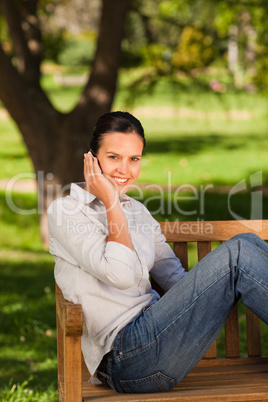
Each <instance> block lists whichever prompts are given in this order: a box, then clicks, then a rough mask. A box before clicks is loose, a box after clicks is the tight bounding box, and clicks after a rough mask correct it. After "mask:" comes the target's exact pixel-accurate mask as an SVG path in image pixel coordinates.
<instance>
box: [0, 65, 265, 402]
mask: <svg viewBox="0 0 268 402" xmlns="http://www.w3.org/2000/svg"><path fill="white" fill-rule="evenodd" d="M134 74H137V75H138V74H139V72H130V73H129V72H126V73H124V74H123V75H122V76H121V78H120V90H119V92H118V94H117V96H116V100H115V105H114V109H127V110H130V111H131V110H133V111H134V112H135V111H137V113H136V115H137V117H140V119H141V121H142V123H143V125H144V128H145V132H146V137H147V143H148V144H147V148H146V153H145V155H144V157H143V160H142V173H141V176H140V179H139V184H141V185H142V186H143V187H142V191H140V192H139V191H138V190H136V191H134V190H133V191H132V192H131V193H130V195H132V196H135V197H136V198H138V199H139V200H141V201H143V202H144V203H145V204H146V206H147V207H148V208H149V209H150V210H151V212H152V214H153V216H154V217H155V218H156V219H157V220H165V219H169V220H175V219H180V220H198V221H200V222H202V220H209V219H211V220H215V219H233V217H232V214H231V213H230V211H229V210H228V191H229V189H230V187H232V186H234V185H235V184H236V183H238V182H240V181H241V180H245V184H246V185H247V189H248V191H246V192H242V191H240V192H238V193H237V194H236V195H234V196H233V197H232V199H231V210H232V212H234V213H236V214H239V215H240V216H242V217H243V218H250V212H251V193H250V191H249V190H250V175H251V174H253V173H256V172H258V171H262V175H263V184H267V182H268V170H267V169H268V168H267V149H268V139H267V131H268V130H267V128H268V127H267V124H268V122H267V117H266V99H265V98H264V97H263V96H262V95H261V94H246V93H235V92H234V91H232V89H231V88H230V89H229V88H228V91H227V92H226V93H224V94H215V93H213V92H210V91H208V89H207V86H206V85H207V84H206V81H205V80H203V81H202V82H201V83H199V85H198V86H196V87H194V86H193V85H192V84H191V83H190V82H189V81H187V80H185V82H184V83H183V84H182V83H180V82H177V81H176V80H175V81H173V82H171V81H168V80H167V79H161V80H159V82H158V84H157V85H156V88H155V92H154V93H152V92H150V88H149V87H148V86H146V85H144V86H143V87H142V88H141V89H139V90H138V89H137V88H135V87H134V88H132V87H131V86H130V85H131V81H132V80H133V78H134ZM201 84H202V85H201ZM43 85H44V86H45V87H46V88H47V90H48V91H49V94H50V98H51V100H52V102H53V103H54V104H55V105H56V106H57V107H59V108H60V109H61V110H62V111H68V110H70V108H72V107H73V106H74V105H75V103H76V100H77V98H78V96H79V93H80V91H81V88H79V87H59V86H57V85H56V84H55V82H54V81H53V77H52V75H44V77H43ZM126 105H127V106H126ZM139 108H140V109H139ZM178 111H179V112H178ZM230 111H236V115H235V116H236V118H233V117H232V116H231V115H230ZM237 111H238V112H239V113H238V112H237ZM241 112H243V113H242V114H241ZM178 113H181V115H180V116H178ZM241 116H242V117H243V116H244V117H243V118H242V117H241ZM238 117H239V118H238ZM0 139H1V149H0V180H2V179H6V178H12V177H13V176H14V175H17V174H22V175H24V174H25V175H29V174H31V173H33V168H32V163H31V161H30V159H29V157H28V152H27V150H26V147H25V145H24V143H23V141H22V139H21V137H20V135H19V133H18V131H17V128H16V126H15V125H14V123H12V122H11V121H10V120H9V119H7V120H3V119H2V120H0ZM149 183H154V185H155V186H154V187H152V186H150V184H149ZM159 184H161V186H158V185H159ZM185 184H189V185H190V186H191V187H190V190H189V189H188V192H182V191H179V190H182V189H183V187H180V186H183V185H185ZM208 186H210V191H207V189H208ZM168 187H169V188H171V190H172V191H171V192H170V193H169V192H167V190H168ZM176 191H177V192H176ZM11 201H12V203H14V205H15V206H16V207H18V208H22V209H27V210H29V209H32V208H33V209H34V208H36V204H37V197H36V194H30V193H26V194H23V193H13V194H12V198H11V199H10V198H6V194H5V192H4V190H0V218H1V224H0V225H1V227H0V244H1V249H0V322H1V325H0V348H1V364H0V400H3V401H6V402H7V401H9V402H11V401H12V402H20V401H38V402H39V401H52V402H53V401H56V400H57V374H56V371H57V358H56V338H55V337H56V328H55V324H56V319H55V297H54V277H53V266H54V261H53V257H52V256H50V255H49V254H48V253H47V251H46V250H44V248H43V246H42V243H41V240H40V235H39V216H38V214H37V213H34V214H31V215H20V214H16V213H14V212H12V210H11V209H10V208H9V207H8V205H7V203H9V204H10V202H11ZM267 206H268V195H267V194H266V193H265V194H264V195H263V217H264V218H266V219H268V208H267ZM189 261H190V266H193V265H194V264H195V263H196V257H195V246H194V245H191V253H190V257H189ZM239 309H240V325H241V331H242V333H243V340H242V342H241V351H242V354H244V353H245V350H246V335H245V334H246V331H245V318H244V315H245V313H244V309H243V306H240V308H239ZM262 337H263V340H264V342H263V345H264V350H263V353H264V354H268V329H267V326H264V325H263V326H262ZM219 349H220V354H221V355H222V354H223V353H224V334H223V333H222V335H221V338H220V341H219Z"/></svg>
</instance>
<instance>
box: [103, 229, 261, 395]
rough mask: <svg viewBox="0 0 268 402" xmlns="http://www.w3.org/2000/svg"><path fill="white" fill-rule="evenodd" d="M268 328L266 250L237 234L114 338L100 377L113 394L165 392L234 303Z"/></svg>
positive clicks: (199, 354) (194, 360) (214, 335)
mask: <svg viewBox="0 0 268 402" xmlns="http://www.w3.org/2000/svg"><path fill="white" fill-rule="evenodd" d="M239 299H241V301H242V303H243V304H245V305H246V306H247V307H249V308H250V309H251V310H252V311H253V312H254V313H255V314H257V315H258V316H259V317H260V318H261V319H262V320H263V321H264V322H265V323H266V324H268V245H267V243H266V242H264V241H263V240H261V239H260V238H259V237H258V236H256V235H254V234H250V233H247V234H242V235H238V236H235V237H233V238H232V239H230V240H229V241H227V242H225V243H223V244H221V245H220V246H218V247H217V248H216V249H215V250H213V251H212V252H211V253H210V254H209V255H208V256H206V257H205V258H203V259H202V260H201V261H200V262H199V263H198V264H197V265H196V266H195V267H194V268H192V269H191V270H190V271H189V272H188V273H187V274H186V275H185V276H184V277H183V278H182V279H181V280H180V281H179V282H178V283H177V284H175V285H174V286H173V287H172V288H171V289H170V290H169V291H168V292H167V293H166V294H165V295H164V296H163V297H162V298H161V299H160V300H159V301H158V302H156V303H155V304H154V305H152V306H151V307H150V308H149V309H148V310H147V311H145V312H143V313H141V314H140V315H138V316H137V317H136V318H135V319H134V320H133V321H132V322H131V323H129V324H128V325H127V326H126V327H125V328H123V329H122V330H121V331H120V332H119V333H118V335H117V337H116V339H115V342H114V345H113V349H112V350H111V351H110V352H109V354H108V355H106V357H107V358H106V364H105V367H106V369H105V370H103V371H104V375H105V377H106V378H107V381H108V384H109V386H110V387H111V388H113V389H115V390H116V391H118V392H127V393H136V392H158V391H168V390H170V389H172V388H173V387H174V386H175V385H176V384H177V383H178V382H180V381H181V380H182V379H183V378H184V377H185V376H186V375H187V374H188V373H189V372H190V371H191V370H192V369H193V368H194V367H195V365H196V364H197V363H198V362H199V361H200V360H201V359H202V357H203V356H204V354H205V353H206V352H207V350H208V349H209V348H210V346H211V345H212V343H213V342H214V340H215V339H216V338H217V336H218V334H219V333H220V331H221V329H222V327H223V326H224V324H225V321H226V319H227V317H228V315H229V313H230V311H231V310H232V308H233V307H234V305H235V304H236V303H237V301H238V300H239Z"/></svg>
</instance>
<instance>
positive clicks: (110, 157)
mask: <svg viewBox="0 0 268 402" xmlns="http://www.w3.org/2000/svg"><path fill="white" fill-rule="evenodd" d="M109 159H117V156H116V155H110V156H109Z"/></svg>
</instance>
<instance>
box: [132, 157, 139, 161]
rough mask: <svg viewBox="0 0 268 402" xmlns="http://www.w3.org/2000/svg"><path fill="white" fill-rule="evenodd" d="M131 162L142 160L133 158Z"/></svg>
mask: <svg viewBox="0 0 268 402" xmlns="http://www.w3.org/2000/svg"><path fill="white" fill-rule="evenodd" d="M131 160H132V161H133V162H138V161H139V160H140V158H136V157H133V158H131Z"/></svg>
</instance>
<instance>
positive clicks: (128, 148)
mask: <svg viewBox="0 0 268 402" xmlns="http://www.w3.org/2000/svg"><path fill="white" fill-rule="evenodd" d="M142 151H143V140H142V138H141V137H140V136H139V135H138V134H136V133H135V132H133V133H127V134H124V133H119V132H114V133H107V134H105V135H104V137H103V139H102V141H101V146H100V148H99V151H98V153H97V158H98V161H99V164H100V166H101V169H102V171H103V173H104V174H105V175H109V176H110V178H112V180H113V181H114V182H115V184H116V188H117V189H118V192H119V194H124V193H126V192H127V190H128V189H129V187H130V186H131V185H132V184H133V183H135V181H136V180H137V178H138V176H139V173H140V167H141V157H142Z"/></svg>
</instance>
